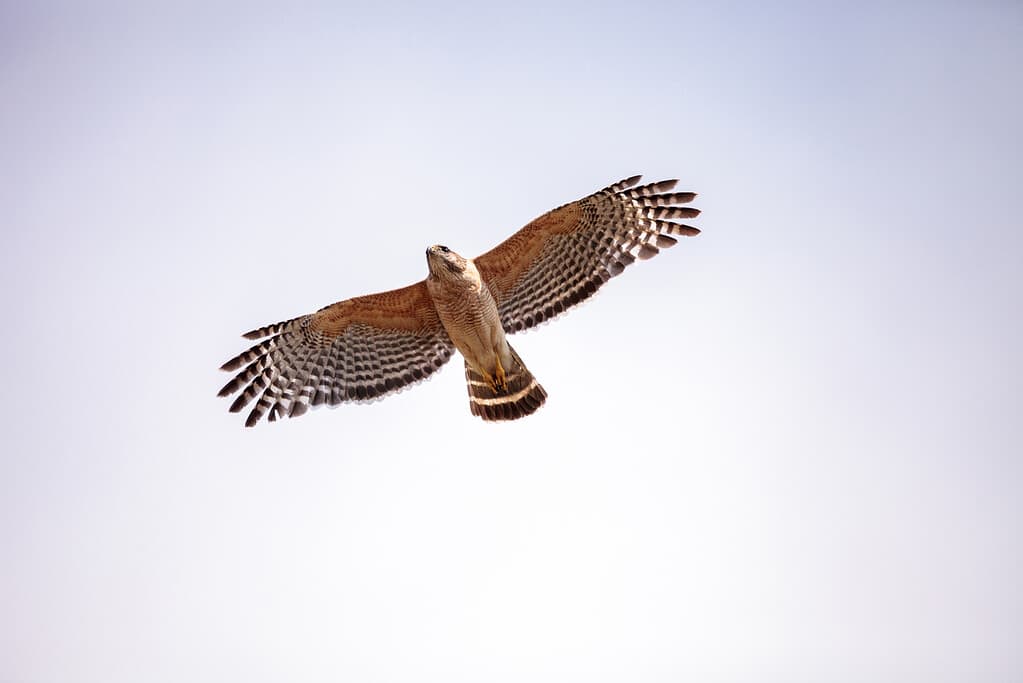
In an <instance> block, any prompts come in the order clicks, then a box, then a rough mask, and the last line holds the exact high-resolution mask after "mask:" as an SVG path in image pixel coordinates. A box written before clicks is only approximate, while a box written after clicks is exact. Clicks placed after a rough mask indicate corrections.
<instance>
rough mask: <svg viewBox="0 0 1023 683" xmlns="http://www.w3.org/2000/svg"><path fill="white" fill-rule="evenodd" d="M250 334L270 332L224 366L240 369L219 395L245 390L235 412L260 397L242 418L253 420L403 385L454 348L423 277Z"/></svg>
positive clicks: (418, 377) (431, 369) (373, 396)
mask: <svg viewBox="0 0 1023 683" xmlns="http://www.w3.org/2000/svg"><path fill="white" fill-rule="evenodd" d="M245 336H246V337H248V338H250V339H260V338H262V337H269V338H268V339H264V340H263V341H261V342H259V343H258V344H256V345H255V346H253V347H251V348H250V349H248V350H247V351H244V352H242V353H240V354H238V355H237V356H235V357H234V358H232V359H231V360H229V361H227V362H226V363H224V365H223V366H221V369H222V370H229V371H234V370H238V369H239V368H242V370H241V371H240V372H239V373H238V374H237V375H235V377H234V378H233V379H231V381H229V382H228V383H227V384H225V385H224V387H223V388H222V389H221V390H220V393H219V395H220V396H229V395H231V394H233V393H235V392H237V391H239V390H241V393H240V394H239V395H238V396H237V398H235V400H234V403H232V404H231V408H230V410H231V412H238V411H240V410H242V409H243V408H244V407H245V406H246V405H248V404H249V403H251V402H252V401H253V400H254V399H255V398H256V397H257V396H258V397H259V400H258V401H257V402H256V405H255V407H254V408H253V409H252V411H251V412H250V413H249V417H248V419H247V420H246V422H245V424H246V426H249V427H251V426H253V425H255V424H256V423H257V422H259V420H260V418H262V417H263V416H264V415H266V416H267V419H268V420H270V421H273V420H275V419H276V418H277V417H295V416H297V415H301V414H303V413H305V412H306V411H307V410H308V409H309V407H310V406H317V405H320V404H324V403H326V404H330V405H336V404H338V403H341V402H345V401H367V400H373V399H376V398H379V397H381V396H384V395H386V394H389V393H392V392H394V391H398V390H399V389H401V388H403V387H405V386H408V385H410V384H414V383H415V382H418V381H420V380H422V379H425V378H426V377H428V376H429V375H430V374H432V373H433V372H435V371H436V370H437V369H438V368H440V367H441V366H443V365H444V363H445V362H447V360H448V359H449V358H450V357H451V354H452V352H453V350H454V346H453V345H452V343H451V340H450V339H449V338H448V335H447V333H446V332H445V331H444V327H443V325H442V324H441V322H440V319H439V318H438V317H437V311H436V309H435V308H434V306H433V302H432V300H431V299H430V295H429V292H428V291H427V289H426V282H425V281H423V282H419V283H417V284H415V285H411V286H409V287H403V288H402V289H396V290H392V291H389V292H381V293H379V294H371V295H369V296H361V297H356V298H354V299H347V300H345V301H339V302H337V303H335V304H331V305H330V306H326V307H324V308H321V309H320V310H319V311H317V312H316V313H312V314H310V315H306V316H302V317H299V318H294V319H292V320H285V321H283V322H279V323H274V324H273V325H267V326H266V327H261V328H259V329H257V330H253V331H252V332H249V333H247V334H246V335H245ZM243 366H244V367H243Z"/></svg>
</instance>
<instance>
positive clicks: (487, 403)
mask: <svg viewBox="0 0 1023 683" xmlns="http://www.w3.org/2000/svg"><path fill="white" fill-rule="evenodd" d="M508 348H509V349H510V350H511V354H512V358H513V359H514V361H515V364H514V367H513V368H508V369H506V370H505V381H506V383H507V387H508V388H507V389H506V390H504V391H501V390H498V391H494V390H493V389H492V388H491V387H490V384H489V383H488V382H487V380H486V379H485V378H484V377H483V375H482V374H480V373H479V372H477V371H476V369H475V368H473V367H472V366H471V365H469V361H466V362H465V384H466V387H467V388H468V389H469V410H470V411H471V412H472V414H473V415H478V416H479V417H481V418H483V419H484V420H486V421H488V422H489V421H491V420H517V419H519V418H520V417H525V416H526V415H532V414H533V413H535V412H536V411H537V410H538V409H539V408H540V406H542V405H543V403H544V401H545V400H546V399H547V392H546V391H544V388H543V387H542V386H540V383H539V382H537V381H536V378H535V377H533V373H531V372H530V371H529V370H528V369H527V368H526V366H525V364H524V363H523V362H522V359H521V358H519V354H517V353H515V349H512V348H511V347H510V346H509V347H508Z"/></svg>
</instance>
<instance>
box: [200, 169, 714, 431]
mask: <svg viewBox="0 0 1023 683" xmlns="http://www.w3.org/2000/svg"><path fill="white" fill-rule="evenodd" d="M639 180H640V176H638V175H637V176H633V177H631V178H626V179H625V180H622V181H620V182H617V183H615V184H613V185H610V186H608V187H605V188H604V189H603V190H600V191H599V192H595V193H593V194H591V195H589V196H588V197H584V198H582V199H580V200H578V201H574V202H571V203H568V204H565V205H563V206H560V207H558V208H556V209H554V210H553V211H549V212H547V213H545V214H544V215H542V216H540V217H539V218H537V219H535V220H533V221H532V222H530V223H529V224H528V225H526V226H525V227H524V228H522V229H521V230H519V231H518V232H516V233H515V234H514V235H512V236H511V237H509V238H508V239H506V240H505V241H504V242H502V243H501V244H499V245H497V246H496V247H494V248H493V249H491V250H490V251H488V252H486V253H485V254H482V255H480V256H477V257H476V258H475V259H469V258H465V257H464V256H459V255H458V254H456V253H455V252H454V251H452V250H451V249H449V248H448V247H446V246H442V245H434V246H431V247H430V248H428V249H427V250H426V263H427V265H428V266H429V271H430V272H429V275H428V276H427V277H426V279H425V280H421V281H420V282H417V283H416V284H414V285H409V286H408V287H403V288H401V289H395V290H391V291H389V292H381V293H379V294H370V295H368V296H359V297H355V298H353V299H346V300H344V301H339V302H337V303H335V304H331V305H330V306H326V307H324V308H321V309H320V310H318V311H317V312H315V313H311V314H309V315H304V316H300V317H298V318H292V319H291V320H285V321H283V322H279V323H274V324H272V325H267V326H266V327H260V328H259V329H256V330H253V331H251V332H247V333H246V334H245V335H244V336H245V337H246V338H248V339H262V340H263V341H260V342H259V343H257V344H256V345H255V346H253V347H251V348H250V349H248V350H247V351H243V352H242V353H240V354H238V355H237V356H235V357H234V358H232V359H231V360H229V361H227V362H226V363H224V365H223V366H221V370H225V371H229V372H231V371H237V370H239V369H240V372H238V373H237V374H236V375H235V376H234V378H233V379H232V380H231V381H230V382H228V383H227V384H225V385H224V387H223V388H222V389H221V390H220V393H219V395H220V396H229V395H231V394H233V393H235V392H237V391H238V390H239V389H240V390H241V393H240V394H239V395H238V397H237V398H236V399H235V400H234V402H233V403H232V404H231V408H230V410H231V412H238V411H241V410H242V409H243V408H245V407H246V406H247V405H249V404H250V403H251V402H252V401H253V400H254V399H257V397H258V400H256V404H255V406H254V407H253V408H252V410H251V411H250V412H249V415H248V419H247V420H246V421H245V425H246V426H247V427H251V426H253V425H255V424H256V423H257V422H259V420H260V418H262V417H263V416H264V415H265V416H267V419H268V420H269V421H271V422H272V421H274V420H275V419H277V418H278V417H285V416H287V417H296V416H298V415H302V414H303V413H305V412H306V411H307V410H308V409H309V407H310V406H318V405H322V404H324V403H326V404H330V405H337V404H339V403H343V402H349V401H356V402H357V401H370V400H373V399H376V398H378V397H381V396H384V395H386V394H389V393H392V392H395V391H398V390H400V389H401V388H403V387H405V386H408V385H410V384H413V383H416V382H418V381H420V380H422V379H424V378H426V377H427V376H429V375H430V374H432V373H433V372H435V371H436V370H437V369H439V368H440V367H441V366H442V365H444V363H445V362H447V361H448V359H450V358H451V355H452V353H453V351H454V350H455V349H458V351H459V352H460V353H461V354H462V357H463V358H464V360H465V381H466V384H467V385H468V390H469V410H470V412H471V413H472V414H473V415H477V416H479V417H481V418H482V419H484V420H515V419H518V418H520V417H525V416H526V415H530V414H532V413H533V412H535V411H536V410H537V409H538V408H540V406H541V405H543V403H544V401H545V399H546V398H547V392H546V391H544V388H543V387H542V386H540V384H539V382H537V380H536V378H535V377H533V375H532V373H531V372H530V371H529V370H528V369H527V368H526V365H525V363H523V362H522V359H521V358H519V355H518V354H517V353H516V352H515V349H513V348H512V347H511V345H510V344H509V343H508V338H507V335H509V334H512V333H514V332H519V331H521V330H525V329H528V328H530V327H533V326H534V325H537V324H539V323H541V322H544V321H545V320H549V319H551V318H553V317H555V316H557V315H558V314H560V313H562V312H563V311H565V310H567V309H568V308H570V307H572V306H574V305H575V304H577V303H579V302H580V301H583V300H584V299H586V298H588V297H590V296H591V295H592V294H593V293H594V292H596V291H597V289H599V288H600V287H601V286H602V285H603V284H604V283H605V282H607V281H608V280H610V279H611V278H612V277H614V276H615V275H618V274H619V273H621V272H622V271H623V270H624V269H625V268H626V267H627V266H629V265H630V264H632V263H633V262H634V261H635V260H636V259H637V258H638V259H648V258H650V257H652V256H654V255H656V254H657V253H658V252H659V250H660V249H664V248H667V247H671V246H673V245H674V244H675V243H676V241H677V240H676V239H675V238H674V237H672V235H685V236H692V235H697V234H699V232H700V231H699V230H697V229H696V228H694V227H692V226H689V225H686V224H684V223H679V222H677V221H678V220H679V219H683V220H684V219H688V218H694V217H696V216H697V215H699V213H700V212H699V210H698V209H694V208H690V207H686V206H680V205H681V204H688V203H689V202H691V201H692V200H693V198H694V197H695V196H696V195H695V193H693V192H673V190H674V188H675V185H676V183H677V182H678V181H677V180H662V181H660V182H656V183H650V184H647V185H638V186H637V183H638V182H639Z"/></svg>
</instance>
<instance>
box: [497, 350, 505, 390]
mask: <svg viewBox="0 0 1023 683" xmlns="http://www.w3.org/2000/svg"><path fill="white" fill-rule="evenodd" d="M494 374H496V375H497V377H495V378H494V379H495V381H494V391H495V392H496V391H497V390H498V389H500V390H501V391H502V392H504V391H508V378H507V377H506V376H505V374H504V366H502V365H501V354H498V355H497V371H496V372H495V373H494Z"/></svg>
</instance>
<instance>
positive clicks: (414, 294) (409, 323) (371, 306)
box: [312, 281, 440, 336]
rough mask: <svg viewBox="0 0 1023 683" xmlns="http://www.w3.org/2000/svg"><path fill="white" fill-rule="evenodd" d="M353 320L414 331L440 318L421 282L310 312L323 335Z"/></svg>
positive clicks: (437, 323)
mask: <svg viewBox="0 0 1023 683" xmlns="http://www.w3.org/2000/svg"><path fill="white" fill-rule="evenodd" d="M353 323H361V324H363V325H369V326H370V327H375V328H378V329H382V330H402V331H405V332H413V333H416V332H421V331H423V330H425V329H429V328H432V327H439V326H440V319H439V318H438V317H437V311H436V310H435V309H434V307H433V300H432V299H430V293H429V292H428V291H427V289H426V282H425V281H424V282H417V283H416V284H414V285H409V286H408V287H402V288H401V289H394V290H391V291H389V292H380V293H379V294H370V295H368V296H357V297H355V298H354V299H347V300H345V301H339V302H337V303H336V304H331V305H330V306H325V307H323V308H321V309H320V310H319V311H317V312H316V313H315V314H313V322H312V327H313V328H314V329H317V330H320V331H322V332H323V333H324V334H327V335H331V336H337V335H339V334H343V333H344V331H345V330H346V329H348V326H349V325H351V324H353Z"/></svg>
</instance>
